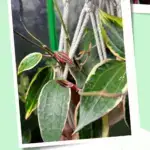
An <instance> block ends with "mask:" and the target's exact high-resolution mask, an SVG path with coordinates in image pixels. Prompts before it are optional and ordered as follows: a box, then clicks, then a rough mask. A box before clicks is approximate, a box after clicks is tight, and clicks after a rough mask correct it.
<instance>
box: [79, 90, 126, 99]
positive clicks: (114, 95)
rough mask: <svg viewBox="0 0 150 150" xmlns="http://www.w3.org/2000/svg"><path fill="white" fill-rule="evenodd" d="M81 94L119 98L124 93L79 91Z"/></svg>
mask: <svg viewBox="0 0 150 150" xmlns="http://www.w3.org/2000/svg"><path fill="white" fill-rule="evenodd" d="M79 95H81V96H101V97H107V98H119V97H121V96H123V95H124V93H108V92H106V91H100V92H79Z"/></svg>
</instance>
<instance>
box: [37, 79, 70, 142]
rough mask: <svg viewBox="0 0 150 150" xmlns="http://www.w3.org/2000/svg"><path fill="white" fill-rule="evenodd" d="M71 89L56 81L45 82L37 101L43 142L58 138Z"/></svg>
mask: <svg viewBox="0 0 150 150" xmlns="http://www.w3.org/2000/svg"><path fill="white" fill-rule="evenodd" d="M70 99H71V91H70V89H69V88H65V87H62V86H60V85H59V84H58V83H57V82H56V81H54V80H53V81H49V82H48V83H46V84H45V85H44V87H43V89H42V91H41V93H40V96H39V101H38V109H37V110H38V120H39V126H40V131H41V136H42V139H43V140H44V142H50V141H58V140H60V137H61V134H62V130H63V128H64V125H65V122H66V119H67V114H68V109H69V104H70Z"/></svg>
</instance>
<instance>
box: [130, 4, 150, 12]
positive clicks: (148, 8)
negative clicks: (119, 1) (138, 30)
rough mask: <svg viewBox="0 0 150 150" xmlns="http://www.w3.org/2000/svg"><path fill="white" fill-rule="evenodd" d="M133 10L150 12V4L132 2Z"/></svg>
mask: <svg viewBox="0 0 150 150" xmlns="http://www.w3.org/2000/svg"><path fill="white" fill-rule="evenodd" d="M132 12H133V13H138V14H148V13H150V4H149V5H148V4H147V5H145V4H132Z"/></svg>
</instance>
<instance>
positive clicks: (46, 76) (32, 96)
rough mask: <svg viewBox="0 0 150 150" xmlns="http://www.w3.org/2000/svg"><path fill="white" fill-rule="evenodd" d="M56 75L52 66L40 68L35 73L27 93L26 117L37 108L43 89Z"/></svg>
mask: <svg viewBox="0 0 150 150" xmlns="http://www.w3.org/2000/svg"><path fill="white" fill-rule="evenodd" d="M54 77H55V73H54V69H53V68H52V67H50V66H46V67H44V68H42V69H40V70H39V71H38V72H37V73H36V74H35V76H34V77H33V79H32V81H31V83H30V85H29V88H28V90H27V93H26V98H25V99H26V103H25V108H26V116H25V118H26V119H28V118H29V117H30V115H31V114H32V112H33V111H34V110H35V109H36V108H37V102H38V97H39V94H40V92H41V89H42V88H43V86H44V85H45V84H46V83H47V82H48V81H49V80H53V79H54Z"/></svg>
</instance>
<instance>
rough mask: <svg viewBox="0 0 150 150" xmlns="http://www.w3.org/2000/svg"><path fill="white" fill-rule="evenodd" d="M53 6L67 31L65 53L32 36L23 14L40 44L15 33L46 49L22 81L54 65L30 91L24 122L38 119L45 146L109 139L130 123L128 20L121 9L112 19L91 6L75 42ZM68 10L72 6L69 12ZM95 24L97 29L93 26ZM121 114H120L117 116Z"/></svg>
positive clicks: (32, 57) (24, 67)
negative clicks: (125, 21) (125, 32)
mask: <svg viewBox="0 0 150 150" xmlns="http://www.w3.org/2000/svg"><path fill="white" fill-rule="evenodd" d="M53 2H54V6H55V10H56V12H57V13H58V16H59V18H60V22H61V25H62V28H61V36H60V40H61V42H60V43H59V51H52V50H51V49H50V48H49V47H48V46H46V45H45V44H44V43H42V42H41V41H40V40H39V39H38V38H36V37H35V36H34V35H33V34H31V33H30V32H29V31H28V29H27V28H26V26H25V23H24V21H23V11H22V10H23V9H21V16H20V18H21V21H22V24H23V26H24V28H25V29H26V31H27V32H28V34H29V35H30V36H31V37H32V39H33V40H35V41H36V43H35V42H33V41H32V42H31V41H30V40H28V39H27V38H26V37H24V36H23V35H21V34H20V33H18V32H16V31H15V33H16V34H18V35H19V36H20V37H22V38H23V39H25V40H26V41H27V42H30V43H32V44H34V45H35V46H37V47H39V48H40V49H41V52H38V53H37V52H33V53H30V54H29V55H27V56H25V58H24V59H23V60H22V61H21V62H20V65H19V67H18V76H21V75H22V74H23V73H25V72H28V71H29V70H32V69H33V68H35V67H38V64H39V63H40V62H41V61H42V60H43V59H46V60H47V61H48V62H49V63H48V64H47V65H46V66H42V67H40V68H39V67H38V68H39V70H38V71H37V72H36V73H35V75H34V76H33V78H32V80H31V81H30V83H29V85H28V88H27V90H26V91H25V94H24V99H23V103H24V105H25V114H24V118H25V120H30V119H31V118H33V117H35V116H36V117H37V118H38V126H39V129H40V135H41V137H42V140H43V141H44V142H50V141H60V140H73V139H85V138H98V137H106V136H109V130H110V129H109V128H110V126H113V125H114V124H115V123H116V122H118V121H120V120H122V119H125V121H126V123H127V124H128V122H129V119H126V114H127V112H126V105H125V102H126V101H127V96H128V95H127V94H128V89H127V78H126V64H125V52H124V51H125V50H124V39H123V26H122V18H120V17H117V16H114V15H115V8H113V9H111V13H112V14H114V15H110V14H109V13H108V12H107V13H106V12H105V11H104V10H105V9H104V10H102V9H100V8H98V7H95V5H94V3H92V2H91V1H90V2H87V3H85V6H84V7H83V10H82V12H81V15H80V17H79V22H78V24H77V28H76V31H75V34H74V37H73V40H71V38H70V35H69V32H68V28H67V22H68V21H67V18H66V20H65V19H64V16H62V14H61V12H60V10H59V7H58V5H57V2H56V1H55V0H54V1H53ZM68 5H69V3H68V1H67V4H66V5H65V6H68ZM104 6H105V5H104ZM109 6H112V4H111V5H109ZM20 8H23V6H22V2H21V0H20ZM87 8H88V9H87ZM104 8H105V7H104ZM113 10H114V11H113ZM112 11H113V12H112ZM64 14H65V13H64ZM89 21H91V27H88V26H87V25H88V22H89ZM37 43H38V44H37ZM116 109H119V111H120V112H119V113H117V114H116V113H115V110H116ZM112 116H113V117H112ZM120 116H121V117H120ZM118 118H120V119H118ZM129 127H130V125H129ZM31 136H32V135H31V132H30V130H26V131H25V132H23V137H24V138H23V139H24V141H27V142H30V140H31Z"/></svg>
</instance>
